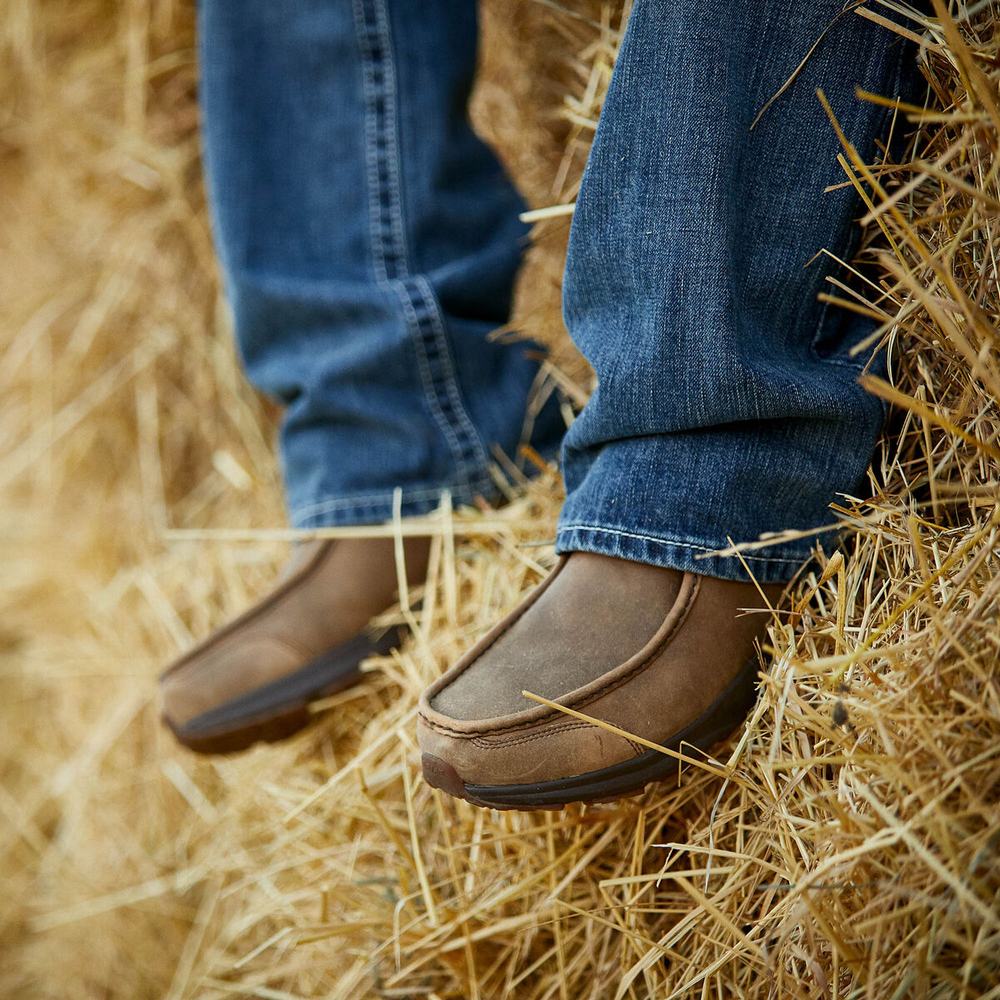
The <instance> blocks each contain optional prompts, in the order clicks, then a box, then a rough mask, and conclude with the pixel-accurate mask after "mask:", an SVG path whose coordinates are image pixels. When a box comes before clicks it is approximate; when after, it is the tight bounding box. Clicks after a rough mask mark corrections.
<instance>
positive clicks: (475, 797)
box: [421, 657, 758, 811]
mask: <svg viewBox="0 0 1000 1000" xmlns="http://www.w3.org/2000/svg"><path fill="white" fill-rule="evenodd" d="M757 671H758V661H757V658H756V657H754V658H752V659H751V660H750V661H748V662H747V664H746V665H745V666H744V667H743V668H742V669H741V670H740V672H739V673H738V674H737V675H736V677H735V678H733V680H732V681H730V683H729V686H728V687H727V688H726V690H725V691H723V692H722V694H721V695H720V696H719V697H718V698H716V700H715V701H714V702H712V704H711V705H710V706H709V707H708V709H706V711H705V712H703V713H702V714H701V715H700V716H699V717H698V718H697V719H695V720H694V722H692V723H690V724H689V725H687V726H685V727H684V728H683V729H681V730H680V731H679V732H676V733H674V734H673V735H672V736H670V737H669V738H668V739H667V740H665V741H664V742H663V744H662V745H663V747H664V748H665V749H668V750H679V749H680V747H681V745H682V744H683V745H684V746H687V747H692V748H694V749H698V750H709V749H710V748H712V747H713V746H715V745H716V744H717V743H719V742H721V741H722V740H724V739H725V738H726V737H727V736H729V735H730V734H731V733H732V732H733V731H734V730H735V729H736V728H737V726H739V724H740V723H741V722H742V721H743V720H744V719H745V718H746V716H747V713H748V712H749V711H750V709H751V708H752V707H753V705H754V702H755V701H756V698H757V692H756V687H757ZM421 763H422V769H423V774H424V780H425V781H426V782H427V783H428V784H429V785H431V786H432V787H434V788H439V789H441V791H443V792H446V793H447V794H448V795H452V796H454V797H455V798H459V799H465V800H466V801H467V802H471V803H472V804H473V805H477V806H484V807H486V808H489V809H519V810H525V811H531V810H536V809H562V808H563V807H564V806H567V805H570V804H571V803H574V802H585V803H597V802H614V801H617V800H618V799H623V798H630V797H632V796H635V795H640V794H642V792H643V791H644V790H645V788H646V785H648V784H650V783H651V782H655V781H662V780H663V779H664V778H668V777H671V776H673V775H676V774H677V771H678V767H679V765H680V763H681V762H679V761H678V760H677V758H675V757H671V756H669V755H668V754H664V753H660V751H659V750H647V751H646V752H645V753H643V754H640V755H639V756H638V757H634V758H633V759H632V760H627V761H622V762H621V763H619V764H612V765H610V766H609V767H602V768H599V769H598V770H595V771H585V772H584V773H583V774H575V775H572V776H570V777H567V778H558V779H554V780H552V781H540V782H534V783H531V784H518V785H479V784H475V783H471V782H465V781H463V780H462V778H461V776H460V775H459V774H458V772H457V771H456V770H455V768H454V767H452V766H451V764H449V763H447V761H444V760H441V758H440V757H435V756H434V755H433V754H429V753H425V754H424V755H423V758H422V762H421Z"/></svg>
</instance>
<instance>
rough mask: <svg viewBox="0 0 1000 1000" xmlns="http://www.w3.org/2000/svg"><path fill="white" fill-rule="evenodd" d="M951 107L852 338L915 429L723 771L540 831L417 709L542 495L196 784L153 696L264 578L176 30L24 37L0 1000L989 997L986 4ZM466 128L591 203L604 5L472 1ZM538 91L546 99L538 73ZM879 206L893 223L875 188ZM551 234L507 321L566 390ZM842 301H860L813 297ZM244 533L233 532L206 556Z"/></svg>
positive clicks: (536, 563) (528, 566) (147, 27)
mask: <svg viewBox="0 0 1000 1000" xmlns="http://www.w3.org/2000/svg"><path fill="white" fill-rule="evenodd" d="M865 10H866V11H867V12H868V13H869V15H870V16H877V17H884V18H890V19H892V20H894V21H897V22H898V23H899V24H900V25H902V26H903V27H904V28H905V30H908V31H911V32H915V33H917V34H918V35H921V36H922V37H924V39H925V42H926V44H925V46H924V50H923V59H924V68H925V73H926V75H927V76H928V79H929V80H930V82H931V85H932V91H933V98H934V100H933V107H932V108H930V109H929V110H927V111H924V110H923V109H920V108H912V109H902V110H901V111H900V113H899V114H898V118H897V128H909V127H914V126H915V127H916V129H917V132H916V136H915V138H914V140H913V142H912V143H911V148H910V152H909V153H908V155H907V157H906V158H905V159H904V162H902V163H900V164H898V165H893V164H889V163H885V164H879V165H878V166H877V167H876V168H875V169H874V170H867V169H866V168H865V167H864V165H863V164H860V163H856V162H854V163H852V162H851V160H850V157H849V156H845V161H844V162H845V171H846V172H847V175H848V179H849V180H850V181H852V182H854V181H857V182H858V183H860V184H861V185H862V186H864V187H866V188H867V189H869V190H871V189H874V188H880V189H881V188H889V189H890V190H891V191H892V192H893V193H892V194H891V198H890V201H888V202H885V203H884V206H885V207H879V208H877V209H875V211H874V212H873V214H874V215H877V218H878V224H879V226H880V227H882V231H881V236H880V238H879V239H877V240H876V241H875V242H874V243H873V245H872V247H871V248H870V249H869V251H868V253H869V254H870V255H871V256H872V257H873V258H874V259H875V261H876V262H877V263H878V265H879V274H880V278H879V280H878V282H877V284H876V285H869V286H867V288H866V290H865V292H864V295H865V301H864V302H859V301H857V300H855V303H854V305H855V307H856V308H864V309H869V310H872V311H874V312H875V313H876V314H877V315H878V316H879V318H880V319H881V320H883V321H884V325H883V330H882V333H883V335H884V336H885V338H886V339H887V340H888V341H890V342H891V344H892V346H893V347H894V351H893V359H894V360H893V365H892V375H891V384H889V383H884V384H883V383H875V382H872V384H871V388H872V389H873V390H874V391H876V392H879V393H880V394H882V395H883V396H885V397H886V398H887V399H889V400H890V402H892V403H893V404H894V407H895V410H894V412H895V413H896V417H895V420H894V423H893V425H892V427H891V431H890V433H889V434H888V435H887V436H886V438H885V440H884V442H883V444H882V446H881V448H880V451H879V454H878V456H877V460H876V462H875V465H874V471H873V474H872V479H871V495H870V497H868V498H858V499H856V500H854V499H845V500H844V502H843V504H842V505H841V507H842V513H843V516H844V517H846V518H848V519H850V520H851V521H852V522H853V524H854V526H855V529H856V530H854V532H853V534H852V536H851V539H850V542H849V545H848V549H847V551H846V553H845V554H844V555H842V554H839V553H833V554H830V553H827V552H825V551H824V550H823V548H822V543H821V542H820V543H818V545H819V569H818V570H817V571H816V572H814V573H811V574H809V575H807V576H806V577H804V578H803V579H802V581H801V585H800V588H799V591H798V595H797V598H796V601H795V605H794V608H793V609H792V611H791V613H789V614H785V615H784V616H782V617H781V619H780V621H777V622H776V623H775V625H774V627H773V628H772V630H771V633H770V644H771V646H772V648H773V650H774V664H773V667H772V668H771V670H770V672H769V674H768V676H767V678H766V681H765V683H764V690H763V694H762V698H761V700H760V703H759V705H758V707H757V709H756V711H755V713H754V715H753V717H752V718H751V720H750V721H749V722H748V724H747V726H746V727H745V729H744V730H743V731H742V732H741V734H740V735H739V737H738V739H737V740H736V741H735V742H734V743H733V744H732V746H731V747H729V748H728V749H727V751H726V753H727V755H728V756H727V757H726V759H724V760H722V761H720V762H719V765H720V766H722V767H723V768H724V769H725V770H726V772H727V774H728V777H727V778H726V780H724V781H720V780H719V779H718V778H717V777H716V776H714V775H713V774H712V773H709V771H708V770H707V769H692V770H691V771H690V772H689V773H688V774H687V775H686V776H685V778H684V780H683V781H681V782H678V783H672V782H671V783H664V784H662V785H660V786H658V787H656V788H654V789H650V790H649V791H648V792H647V793H646V794H645V795H644V796H643V797H642V798H640V799H637V800H634V801H626V802H623V803H620V804H617V805H614V806H607V807H590V808H583V807H580V808H572V809H569V810H567V811H565V812H564V813H561V814H540V815H518V814H497V813H489V812H484V811H479V810H475V809H473V808H471V807H468V806H466V805H465V804H462V803H457V802H454V801H452V800H449V799H447V798H444V797H442V796H440V795H439V794H438V793H436V792H433V791H432V790H430V789H428V788H426V787H425V786H424V785H423V784H422V783H421V782H420V780H419V777H418V768H417V755H416V752H415V746H414V742H413V725H412V723H413V706H414V703H415V699H416V697H417V694H418V692H419V690H420V689H421V687H422V686H423V685H424V684H426V683H427V682H428V681H429V680H430V679H431V678H432V677H434V676H435V675H436V674H437V673H438V671H440V670H441V669H442V668H443V666H444V665H445V664H446V663H447V662H448V661H449V660H451V659H452V658H453V657H454V656H455V655H456V654H457V653H458V652H459V651H460V650H461V649H462V648H463V647H464V646H466V645H467V644H468V643H469V642H470V641H471V639H472V638H473V637H474V636H475V635H477V634H478V633H480V632H481V631H482V630H483V629H484V628H485V627H486V626H487V625H488V624H489V623H490V622H491V621H492V620H493V619H494V618H495V617H496V616H497V615H498V614H500V613H501V612H503V611H504V610H505V609H507V608H509V607H510V606H511V605H512V604H513V603H514V602H515V601H516V600H517V599H518V597H519V596H520V595H521V594H522V593H523V592H524V591H525V590H526V589H527V588H529V587H530V586H532V585H533V584H534V583H535V582H536V581H537V580H538V578H539V577H540V576H541V574H542V573H543V572H544V570H545V568H546V567H547V566H548V565H549V564H550V563H551V561H552V553H551V548H550V546H549V545H548V544H547V540H549V539H551V537H552V532H553V524H554V518H555V515H556V512H557V510H558V504H559V499H560V496H559V483H558V481H557V478H556V476H555V475H554V473H552V472H551V471H550V472H548V473H547V474H546V475H544V476H543V477H542V478H541V479H539V480H538V481H536V482H535V483H534V484H532V485H531V486H530V487H529V488H527V489H526V490H521V491H520V492H519V493H518V495H517V498H516V499H515V501H514V502H513V503H511V504H510V505H509V506H508V507H506V508H504V509H503V510H502V511H460V512H456V513H455V514H454V516H453V517H452V518H451V519H450V520H446V521H443V523H442V533H441V537H440V540H439V541H438V542H437V548H436V555H435V561H434V565H433V566H432V570H431V574H430V579H429V581H428V584H427V591H426V592H427V594H429V595H433V599H432V600H428V601H426V602H425V604H424V606H423V610H422V611H421V612H420V613H418V614H417V615H416V616H415V617H414V615H412V614H410V615H408V616H407V614H405V613H404V612H399V614H401V615H403V617H408V620H409V621H410V622H411V624H412V625H413V627H414V632H415V638H414V640H413V641H412V642H411V643H410V644H409V645H408V647H407V648H406V649H405V650H404V651H403V652H402V653H401V654H400V655H398V656H395V657H393V658H392V659H389V660H387V661H385V662H383V663H381V664H379V665H378V666H377V669H375V670H373V674H372V679H371V683H370V684H368V685H365V686H363V687H362V688H360V689H358V690H355V691H351V692H347V693H344V694H341V695H338V696H337V697H336V698H333V699H331V700H330V702H329V703H328V704H327V705H326V706H324V707H323V709H322V712H321V716H322V717H321V719H320V720H319V722H318V724H317V725H316V726H315V727H314V728H313V729H311V730H309V731H308V732H306V733H304V734H302V735H301V736H299V737H297V738H296V739H294V740H293V741H291V742H290V743H288V744H287V745H284V746H281V747H278V748H273V749H272V748H262V749H256V750H254V751H252V752H251V753H249V754H247V755H245V756H242V757H238V758H235V759H232V760H217V761H208V760H196V759H194V758H192V757H191V756H189V755H187V754H185V753H183V752H180V751H178V750H177V749H175V748H174V747H173V746H172V744H171V742H170V740H169V739H168V738H166V737H165V736H164V734H163V733H162V732H161V731H160V729H159V727H158V724H157V720H156V712H155V707H154V702H153V697H154V684H153V679H154V676H155V673H156V670H157V667H158V666H159V665H160V664H161V663H162V662H163V661H164V660H165V659H167V658H168V657H170V656H171V655H172V654H173V653H175V652H176V650H177V649H178V648H180V647H181V646H183V645H185V644H186V643H187V642H188V641H189V640H190V639H191V638H192V637H194V636H200V635H202V634H204V633H205V632H207V631H208V630H209V629H210V628H211V627H212V626H213V625H215V624H218V623H219V622H220V621H222V620H223V619H224V618H225V617H226V616H228V615H230V614H232V613H233V612H235V611H236V610H237V609H238V608H239V607H241V606H242V605H243V604H244V603H245V602H246V601H248V600H250V599H251V598H252V597H253V596H254V595H255V594H257V593H259V592H260V591H261V590H262V588H264V587H265V586H266V585H267V583H268V581H269V579H270V577H271V575H272V574H273V572H274V571H275V569H276V567H277V566H278V564H279V563H280V561H281V559H282V558H283V556H284V552H285V542H284V540H283V535H282V533H281V531H280V530H276V531H271V530H270V529H280V528H281V525H282V515H281V501H280V490H279V483H278V481H277V479H276V475H275V471H274V465H273V461H272V447H271V442H272V436H273V427H274V424H273V418H274V414H273V412H272V411H271V410H270V409H269V408H268V407H267V406H266V405H264V404H263V403H262V402H261V401H260V400H258V399H257V398H255V397H254V395H253V394H252V393H251V392H250V391H249V390H248V389H247V387H246V386H245V384H244V383H243V381H242V378H241V375H240V373H239V370H238V367H237V365H236V362H235V358H234V353H233V350H232V347H231V339H230V331H229V328H228V321H227V319H226V313H225V309H224V308H223V307H222V306H221V304H220V301H219V294H218V286H217V282H216V276H215V270H214V263H213V258H212V252H211V245H210V240H209V233H208V229H207V225H206V221H205V212H204V203H203V196H202V192H201V184H200V177H199V161H198V143H197V136H196V121H197V114H196V108H195V102H194V95H195V66H194V60H193V52H192V41H193V35H192V31H193V26H192V11H191V9H190V7H189V6H188V5H186V4H183V5H180V4H176V3H174V2H172V0H159V2H156V3H152V4H144V3H141V2H140V0H127V2H125V3H121V4H113V3H109V2H105V0H76V2H74V3H70V2H68V0H52V2H51V3H46V4H45V5H41V4H31V3H30V2H22V3H17V4H13V5H9V6H8V8H7V10H6V14H5V18H4V22H3V27H2V30H3V35H2V44H3V48H4V59H3V61H2V63H0V83H2V92H3V93H4V95H5V99H6V100H5V114H4V117H3V124H2V131H0V153H2V159H0V185H2V190H3V191H4V192H5V195H6V199H5V218H4V225H3V227H0V240H2V241H3V251H4V260H5V262H7V266H6V267H5V268H4V269H2V270H0V331H2V341H0V349H2V351H3V363H2V368H0V371H2V373H3V374H2V386H0V391H2V403H0V406H2V412H3V414H4V420H3V423H2V426H0V494H2V497H0V499H2V510H3V523H2V537H3V543H4V554H5V559H4V579H3V582H2V587H3V601H2V607H3V617H2V620H0V685H2V690H0V705H2V706H3V708H2V711H3V721H2V726H0V815H2V817H3V824H2V826H0V877H2V882H3V885H4V889H5V891H4V893H3V897H2V899H0V952H2V954H3V961H2V962H0V992H2V994H3V995H4V996H9V997H29V996H30V997H53V998H56V997H58V998H66V997H73V998H75V997H107V998H130V1000H131V998H141V997H162V996H169V997H171V998H181V997H219V998H222V997H229V996H258V997H272V998H277V997H282V998H284V997H313V996H330V997H351V998H353V997H363V996H372V997H375V996H382V997H418V996H427V997H441V998H444V997H462V998H468V997H483V998H492V997H500V996H511V997H514V996H516V997H526V998H527V997H538V998H542V997H553V998H579V997H594V998H606V997H615V996H621V997H647V996H649V997H652V996H656V997H665V996H684V997H686V996H705V997H709V996H711V997H722V996H734V995H735V996H745V997H764V996H781V997H784V996H807V995H808V996H826V995H830V996H836V997H850V996H858V997H861V996H865V997H879V998H882V997H892V996H896V997H903V996H911V995H912V996H934V997H945V996H948V997H950V996H956V997H957V996H965V997H972V996H986V995H991V996H996V995H997V993H996V985H997V981H998V959H997V956H998V950H1000V949H998V943H1000V916H998V908H997V898H998V892H1000V866H998V864H997V848H998V840H1000V806H998V784H1000V766H998V754H1000V740H998V735H1000V697H998V688H997V681H996V665H997V661H998V658H1000V645H998V640H997V636H998V634H1000V631H998V611H997V608H998V592H1000V572H998V568H1000V567H998V530H1000V524H998V513H997V500H998V492H1000V463H998V459H1000V452H998V448H997V441H998V440H1000V435H998V431H1000V427H998V419H1000V414H998V410H997V403H998V400H1000V372H998V362H997V357H998V355H997V329H998V321H1000V296H998V278H997V254H998V251H1000V238H998V236H1000V234H998V225H1000V223H998V215H997V209H998V208H1000V187H998V172H1000V165H998V164H1000V160H998V158H997V146H998V135H1000V107H998V105H1000V100H998V96H997V95H998V81H1000V70H998V67H1000V44H998V40H1000V34H998V30H997V23H996V17H995V8H994V5H992V4H989V3H986V4H983V3H974V4H973V3H970V4H968V5H965V4H963V3H958V4H957V5H956V7H955V10H956V11H957V17H956V18H955V19H954V20H953V19H951V18H948V17H947V16H945V12H944V10H943V8H941V7H940V6H938V7H937V8H936V11H937V15H938V17H939V18H941V20H940V21H937V20H929V19H926V18H915V17H912V16H909V15H908V14H906V13H905V8H903V7H902V6H900V5H895V4H894V5H879V6H878V7H872V9H871V10H870V11H868V8H865ZM486 15H487V17H486V22H487V23H486V34H487V40H488V44H487V46H486V53H485V78H484V81H483V84H482V86H481V88H480V90H479V93H478V96H477V100H476V114H477V119H478V121H479V122H480V125H481V126H482V128H483V130H484V131H486V132H487V133H488V134H489V136H490V137H491V138H492V139H493V140H494V141H495V142H496V143H497V144H498V145H499V146H500V147H501V149H502V151H503V155H504V156H505V157H506V159H507V161H508V162H509V163H510V165H511V168H512V170H514V172H515V173H516V174H517V176H518V178H519V180H520V181H521V182H522V184H523V185H524V186H525V188H526V189H527V191H528V193H529V195H530V197H531V199H532V201H533V202H534V203H535V204H536V205H537V206H539V207H545V206H547V205H559V204H567V203H570V202H571V201H572V199H573V197H574V194H575V190H576V184H577V182H578V178H579V173H580V169H581V166H582V162H583V158H584V156H585V152H586V146H587V143H588V141H589V137H590V135H591V134H592V130H593V123H594V121H595V120H596V116H597V113H598V111H599V108H600V100H601V94H602V93H603V88H604V87H605V86H606V83H607V79H608V76H609V72H610V67H611V65H612V61H613V57H614V50H615V44H616V39H617V30H618V28H619V26H620V21H619V15H620V11H619V10H618V9H617V7H615V6H613V5H608V4H602V3H599V2H597V0H590V2H588V3H587V4H580V5H573V7H572V9H568V8H567V9H563V8H561V7H559V6H558V5H557V4H553V3H548V2H546V3H537V4H534V3H528V2H526V0H489V2H488V3H487V4H486ZM529 72H530V74H531V79H532V80H533V81H538V80H541V81H542V84H541V85H540V86H539V85H536V84H532V86H528V85H527V84H526V83H525V82H524V81H525V80H527V79H528V77H529ZM875 202H876V203H881V202H883V196H882V192H881V191H876V193H875ZM565 233H566V218H565V217H564V216H563V217H560V216H558V215H557V216H556V217H554V218H549V219H546V220H545V221H543V222H541V223H540V224H539V226H538V229H537V233H536V237H537V238H536V241H535V246H534V248H533V250H532V251H531V255H530V260H529V265H528V268H527V269H526V272H525V275H524V278H523V280H522V288H521V294H520V298H519V305H518V312H517V317H516V322H515V324H514V325H515V326H516V327H517V328H518V329H520V330H523V331H526V332H528V333H530V334H531V335H533V336H536V337H540V338H542V339H545V340H546V341H547V342H548V343H550V344H552V346H553V349H554V355H553V366H552V377H553V378H556V379H558V380H559V382H560V384H561V385H562V386H563V388H564V389H565V390H566V392H567V393H568V395H569V396H570V398H573V399H576V400H582V399H583V398H585V396H586V392H587V388H588V384H587V374H586V371H585V369H584V367H583V366H582V365H581V364H580V362H579V360H578V359H577V358H576V357H575V355H574V354H573V352H572V351H571V349H569V348H568V346H567V345H566V343H565V339H564V338H563V336H562V333H561V326H560V322H559V319H558V281H559V271H560V266H561V262H562V254H563V250H564V243H565ZM831 294H832V295H834V296H835V297H837V298H844V297H845V296H846V294H847V293H846V292H845V291H843V290H842V289H839V288H836V287H833V288H831ZM218 529H227V530H231V529H237V531H238V532H242V533H243V534H242V535H241V537H243V538H245V539H246V540H244V541H240V542H237V541H233V540H231V539H230V538H228V537H220V536H219V534H218Z"/></svg>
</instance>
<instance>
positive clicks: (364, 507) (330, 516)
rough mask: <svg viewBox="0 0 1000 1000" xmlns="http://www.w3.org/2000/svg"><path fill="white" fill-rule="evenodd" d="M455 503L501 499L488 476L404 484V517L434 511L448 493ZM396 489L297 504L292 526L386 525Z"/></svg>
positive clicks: (391, 516)
mask: <svg viewBox="0 0 1000 1000" xmlns="http://www.w3.org/2000/svg"><path fill="white" fill-rule="evenodd" d="M446 492H447V493H450V494H451V502H452V503H453V504H454V505H455V506H461V505H466V504H472V503H474V502H475V501H476V499H478V498H483V499H485V500H487V501H489V502H493V501H495V500H497V499H498V498H499V494H500V491H499V490H498V489H497V486H496V483H494V482H493V480H492V479H489V478H487V477H484V478H480V479H475V480H473V481H471V482H466V481H463V482H461V483H457V484H450V485H449V484H443V485H436V486H435V485H427V486H413V487H403V488H402V490H401V493H402V497H401V502H400V505H399V511H400V514H401V515H402V516H403V517H419V516H421V515H424V514H432V513H434V511H436V510H438V509H439V508H440V506H441V498H442V496H443V495H444V494H445V493H446ZM395 493H396V491H395V490H393V489H388V490H383V491H382V492H374V493H366V494H363V495H347V496H328V497H322V498H319V499H316V500H312V501H309V502H306V503H297V504H295V505H294V506H292V507H291V508H290V510H289V520H290V521H291V524H292V527H293V528H298V529H310V528H336V527H348V526H351V525H363V524H369V525H370V524H384V523H385V522H387V521H391V520H392V518H393V515H394V513H395Z"/></svg>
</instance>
